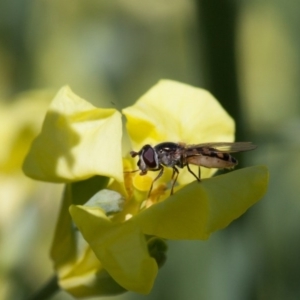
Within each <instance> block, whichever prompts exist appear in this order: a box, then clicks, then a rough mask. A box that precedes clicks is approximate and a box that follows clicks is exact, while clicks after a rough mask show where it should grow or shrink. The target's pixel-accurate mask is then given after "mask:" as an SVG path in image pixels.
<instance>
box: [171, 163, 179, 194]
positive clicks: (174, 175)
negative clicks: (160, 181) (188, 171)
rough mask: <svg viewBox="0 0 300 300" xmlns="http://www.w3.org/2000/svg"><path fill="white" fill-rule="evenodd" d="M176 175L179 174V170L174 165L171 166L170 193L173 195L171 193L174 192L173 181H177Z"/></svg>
mask: <svg viewBox="0 0 300 300" xmlns="http://www.w3.org/2000/svg"><path fill="white" fill-rule="evenodd" d="M178 175H179V171H178V169H177V168H176V167H175V166H174V167H173V174H172V181H173V182H172V188H171V194H170V195H173V193H174V185H175V183H176V181H177V177H178Z"/></svg>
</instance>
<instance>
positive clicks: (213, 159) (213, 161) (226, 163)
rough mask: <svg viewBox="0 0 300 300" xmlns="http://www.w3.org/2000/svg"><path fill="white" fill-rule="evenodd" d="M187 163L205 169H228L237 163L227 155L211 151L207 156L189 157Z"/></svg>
mask: <svg viewBox="0 0 300 300" xmlns="http://www.w3.org/2000/svg"><path fill="white" fill-rule="evenodd" d="M187 163H189V164H193V165H197V166H203V167H206V168H219V169H230V168H233V167H235V166H236V165H237V164H238V161H237V160H236V159H235V158H234V157H233V156H231V155H230V154H228V153H219V152H218V153H217V152H213V151H211V152H210V153H209V154H202V155H195V156H190V157H188V158H187Z"/></svg>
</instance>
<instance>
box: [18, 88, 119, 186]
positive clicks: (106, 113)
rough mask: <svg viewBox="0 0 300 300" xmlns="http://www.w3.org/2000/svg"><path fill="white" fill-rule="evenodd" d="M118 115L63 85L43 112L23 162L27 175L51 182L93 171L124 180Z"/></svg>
mask: <svg viewBox="0 0 300 300" xmlns="http://www.w3.org/2000/svg"><path fill="white" fill-rule="evenodd" d="M121 136H122V124H121V115H120V113H119V112H118V111H116V110H115V109H101V108H96V107H94V106H93V105H92V104H90V103H88V102H86V101H85V100H83V99H81V98H80V97H78V96H77V95H75V94H74V93H73V92H72V91H71V89H70V88H69V87H64V88H62V89H61V90H60V91H59V92H58V94H57V95H56V97H55V98H54V100H53V102H52V103H51V105H50V108H49V110H48V112H47V114H46V118H45V121H44V124H43V128H42V132H41V133H40V135H39V136H38V137H37V138H36V139H35V140H34V142H33V143H32V146H31V149H30V151H29V153H28V155H27V157H26V159H25V162H24V167H23V169H24V172H25V174H26V175H28V176H29V177H32V178H35V179H38V180H44V181H53V182H68V181H77V180H83V179H86V178H89V177H92V176H94V175H103V176H107V177H113V178H115V179H116V180H118V181H120V182H121V181H123V167H122V154H121V153H122V152H121Z"/></svg>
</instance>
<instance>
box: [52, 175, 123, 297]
mask: <svg viewBox="0 0 300 300" xmlns="http://www.w3.org/2000/svg"><path fill="white" fill-rule="evenodd" d="M106 185H107V178H106V177H99V176H97V177H93V178H90V179H88V180H86V181H82V182H76V183H72V184H67V186H66V190H65V193H64V197H63V204H62V207H61V211H60V215H59V219H58V223H57V225H56V231H55V236H54V240H53V243H52V249H51V258H52V260H53V262H54V268H55V271H56V274H57V277H58V282H59V285H60V287H61V288H63V289H64V290H66V291H67V292H69V293H70V294H72V295H73V296H74V297H92V296H101V295H114V294H119V293H122V292H124V291H125V289H124V288H122V287H121V286H120V285H118V284H117V283H116V282H115V281H114V280H113V279H112V278H111V276H110V275H109V274H108V273H107V271H106V270H105V269H104V268H103V266H102V264H101V262H100V261H99V259H98V258H97V257H96V256H95V254H94V252H93V251H92V249H91V247H90V246H89V245H88V243H87V242H86V241H85V240H84V239H83V237H82V235H81V233H80V232H79V231H78V229H77V228H76V227H75V226H74V224H73V220H72V219H71V216H70V213H69V206H70V205H71V204H72V203H81V204H82V203H85V202H86V201H87V200H88V199H89V197H90V196H91V195H93V194H94V193H95V192H96V191H98V190H99V189H102V188H103V187H104V186H106Z"/></svg>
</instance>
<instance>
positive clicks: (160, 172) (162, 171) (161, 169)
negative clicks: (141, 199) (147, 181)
mask: <svg viewBox="0 0 300 300" xmlns="http://www.w3.org/2000/svg"><path fill="white" fill-rule="evenodd" d="M157 170H160V171H159V173H158V175H157V176H156V177H155V178H154V179H153V181H152V183H151V186H150V190H149V192H148V198H149V197H150V194H151V191H152V189H153V184H154V182H155V181H156V180H157V179H158V178H159V177H161V175H162V174H163V173H164V167H163V166H162V165H160V166H159V168H158V169H157Z"/></svg>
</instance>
